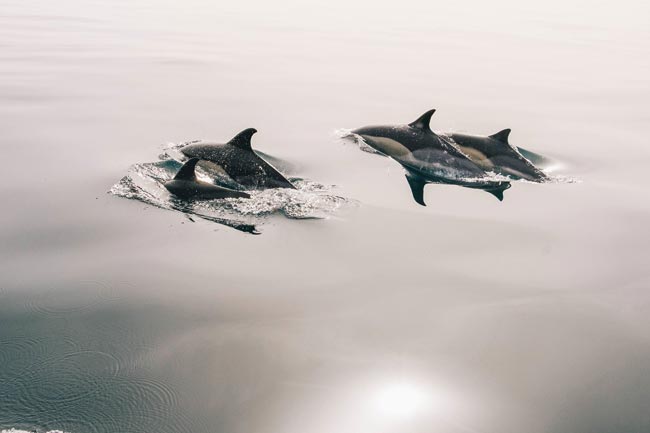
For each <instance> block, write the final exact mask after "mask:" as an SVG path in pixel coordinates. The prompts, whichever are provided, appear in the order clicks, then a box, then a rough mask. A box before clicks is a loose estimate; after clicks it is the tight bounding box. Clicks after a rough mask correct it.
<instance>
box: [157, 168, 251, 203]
mask: <svg viewBox="0 0 650 433" xmlns="http://www.w3.org/2000/svg"><path fill="white" fill-rule="evenodd" d="M197 162H199V158H191V159H190V160H189V161H187V162H186V163H185V164H183V166H182V167H181V168H180V170H178V173H176V176H174V179H172V180H168V181H167V182H165V188H167V190H168V191H169V192H171V193H172V194H174V195H175V196H176V197H179V198H182V199H195V200H212V199H218V198H250V195H249V194H247V193H245V192H243V191H235V190H233V189H228V188H222V187H220V186H216V185H213V184H211V183H207V182H202V181H200V180H198V179H197V178H196V172H195V169H196V163H197Z"/></svg>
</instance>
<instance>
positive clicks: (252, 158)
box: [181, 128, 295, 189]
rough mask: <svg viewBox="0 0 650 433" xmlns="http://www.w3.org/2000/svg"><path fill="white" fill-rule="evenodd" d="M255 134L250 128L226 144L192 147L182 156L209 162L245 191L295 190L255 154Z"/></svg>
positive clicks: (201, 144) (186, 147) (199, 144)
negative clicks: (252, 146)
mask: <svg viewBox="0 0 650 433" xmlns="http://www.w3.org/2000/svg"><path fill="white" fill-rule="evenodd" d="M256 132H257V130H256V129H254V128H248V129H245V130H243V131H242V132H240V133H239V134H237V135H236V136H235V137H234V138H233V139H232V140H230V141H229V142H228V143H226V144H212V143H196V144H190V145H188V146H185V147H183V148H182V149H181V152H183V154H184V155H186V156H188V157H190V158H200V159H202V160H206V161H209V162H210V163H212V164H213V165H216V166H217V168H218V169H219V168H220V169H222V170H223V171H224V172H225V173H226V174H227V175H228V176H230V177H231V178H232V179H233V180H234V181H236V182H237V183H239V184H240V185H243V186H246V187H252V188H292V189H295V187H294V186H293V185H292V184H291V182H289V181H288V180H287V179H286V178H285V177H284V176H283V175H282V174H280V172H279V171H277V170H276V169H275V168H273V166H272V165H271V164H269V163H268V162H266V161H264V160H263V159H262V158H260V157H259V155H257V154H256V153H255V151H253V149H252V148H251V137H252V136H253V134H255V133H256Z"/></svg>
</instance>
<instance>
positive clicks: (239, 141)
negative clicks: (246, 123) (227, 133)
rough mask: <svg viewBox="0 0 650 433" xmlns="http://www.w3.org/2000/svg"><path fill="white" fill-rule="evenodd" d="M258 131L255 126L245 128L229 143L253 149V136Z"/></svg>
mask: <svg viewBox="0 0 650 433" xmlns="http://www.w3.org/2000/svg"><path fill="white" fill-rule="evenodd" d="M256 132H257V129H255V128H248V129H244V130H243V131H242V132H240V133H239V134H237V135H235V136H234V137H233V138H232V139H231V140H230V141H229V142H228V144H230V145H232V146H235V147H238V148H240V149H244V150H252V148H251V137H253V134H255V133H256Z"/></svg>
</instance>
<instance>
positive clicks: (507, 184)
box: [485, 182, 511, 201]
mask: <svg viewBox="0 0 650 433" xmlns="http://www.w3.org/2000/svg"><path fill="white" fill-rule="evenodd" d="M510 186H511V185H510V182H502V183H501V185H499V186H497V187H495V188H485V191H486V192H489V193H490V194H492V195H493V196H495V197H496V198H497V199H498V200H499V201H503V191H505V190H507V189H508V188H510Z"/></svg>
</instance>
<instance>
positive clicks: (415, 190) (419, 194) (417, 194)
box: [406, 172, 426, 206]
mask: <svg viewBox="0 0 650 433" xmlns="http://www.w3.org/2000/svg"><path fill="white" fill-rule="evenodd" d="M406 181H407V182H408V183H409V186H410V187H411V194H413V200H415V201H416V203H418V204H420V205H422V206H426V203H425V202H424V185H426V182H425V181H424V179H422V178H421V177H420V176H418V175H417V174H413V173H410V172H406Z"/></svg>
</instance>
